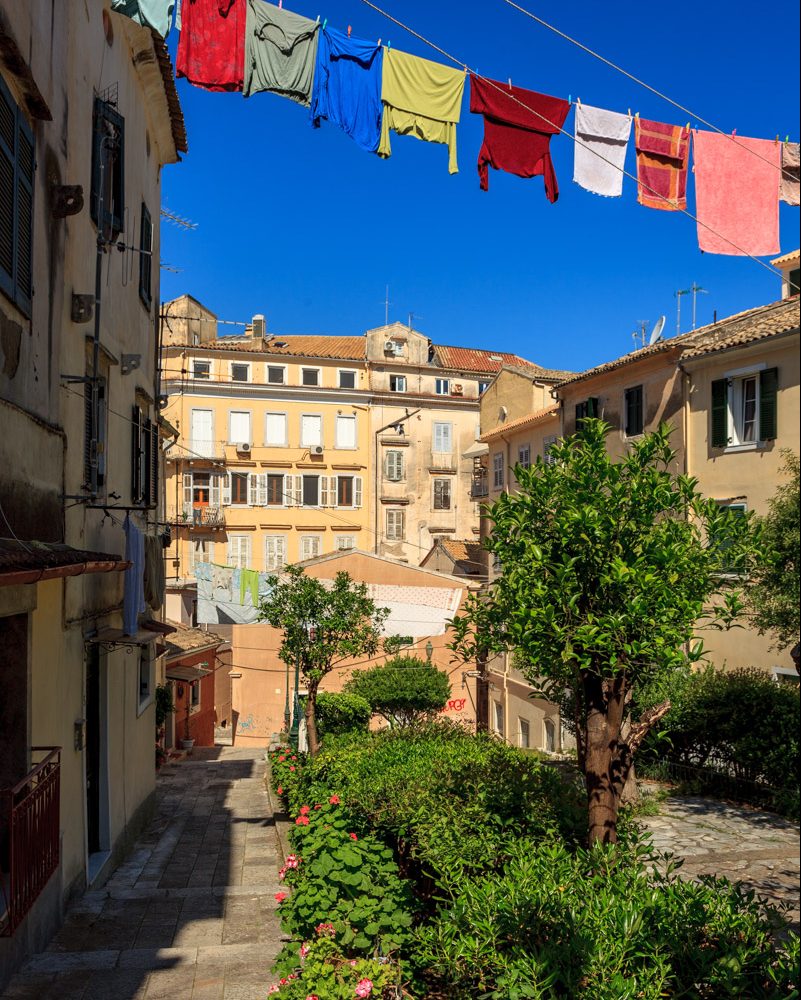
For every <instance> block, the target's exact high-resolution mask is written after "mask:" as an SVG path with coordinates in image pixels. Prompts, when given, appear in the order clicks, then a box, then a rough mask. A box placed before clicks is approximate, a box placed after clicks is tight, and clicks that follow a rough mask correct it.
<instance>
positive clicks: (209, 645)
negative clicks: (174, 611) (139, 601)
mask: <svg viewBox="0 0 801 1000" xmlns="http://www.w3.org/2000/svg"><path fill="white" fill-rule="evenodd" d="M167 624H169V625H172V627H173V628H174V629H175V631H174V632H173V633H172V635H170V637H169V638H168V639H167V640H166V654H167V659H168V660H178V659H180V658H181V657H182V656H186V655H187V654H188V653H199V652H201V651H202V650H204V649H216V647H217V646H219V645H221V644H222V643H224V642H227V641H228V640H227V639H223V638H222V636H219V635H216V634H215V633H214V632H205V631H203V629H199V628H190V627H189V626H188V625H182V624H181V623H180V622H173V621H170V622H168V623H167Z"/></svg>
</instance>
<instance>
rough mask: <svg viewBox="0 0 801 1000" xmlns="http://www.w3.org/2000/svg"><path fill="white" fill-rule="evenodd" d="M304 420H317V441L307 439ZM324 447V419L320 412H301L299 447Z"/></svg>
mask: <svg viewBox="0 0 801 1000" xmlns="http://www.w3.org/2000/svg"><path fill="white" fill-rule="evenodd" d="M304 420H316V421H318V422H319V427H320V433H319V440H318V441H307V440H306V432H305V428H304V424H303V422H304ZM318 445H319V446H320V447H321V448H322V447H325V420H324V419H323V414H322V413H301V415H300V447H301V448H316V447H317V446H318Z"/></svg>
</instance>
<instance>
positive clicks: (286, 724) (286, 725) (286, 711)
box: [284, 663, 289, 735]
mask: <svg viewBox="0 0 801 1000" xmlns="http://www.w3.org/2000/svg"><path fill="white" fill-rule="evenodd" d="M284 732H285V733H286V734H287V735H289V664H288V663H287V665H286V698H285V699H284Z"/></svg>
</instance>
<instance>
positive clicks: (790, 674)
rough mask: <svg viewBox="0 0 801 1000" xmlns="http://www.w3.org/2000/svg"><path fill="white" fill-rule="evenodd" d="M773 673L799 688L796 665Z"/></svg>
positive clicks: (779, 668)
mask: <svg viewBox="0 0 801 1000" xmlns="http://www.w3.org/2000/svg"><path fill="white" fill-rule="evenodd" d="M796 273H797V272H796ZM772 673H773V679H774V681H776V683H777V684H786V685H787V686H788V687H794V688H797V687H798V686H799V683H801V678H799V676H798V673H797V672H796V669H795V667H774V668H773V671H772Z"/></svg>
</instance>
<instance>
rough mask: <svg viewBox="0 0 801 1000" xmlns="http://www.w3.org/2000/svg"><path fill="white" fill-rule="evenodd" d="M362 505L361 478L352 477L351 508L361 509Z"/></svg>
mask: <svg viewBox="0 0 801 1000" xmlns="http://www.w3.org/2000/svg"><path fill="white" fill-rule="evenodd" d="M361 505H362V477H361V476H354V477H353V506H354V507H361Z"/></svg>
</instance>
